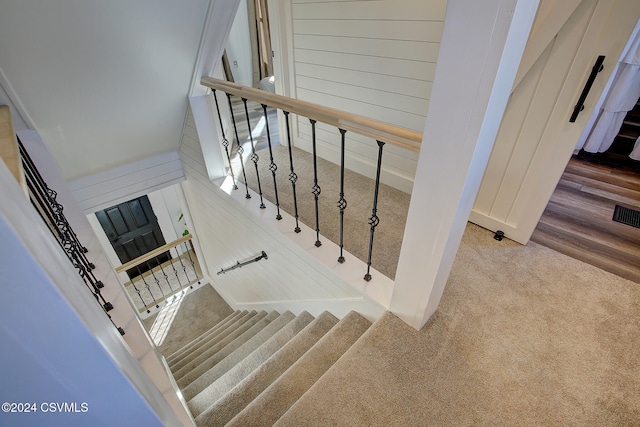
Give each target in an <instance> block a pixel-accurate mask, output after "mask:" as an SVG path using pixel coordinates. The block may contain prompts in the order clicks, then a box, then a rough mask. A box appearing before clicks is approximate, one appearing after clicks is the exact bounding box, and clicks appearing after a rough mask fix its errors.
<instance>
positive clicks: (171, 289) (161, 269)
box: [156, 252, 173, 294]
mask: <svg viewBox="0 0 640 427" xmlns="http://www.w3.org/2000/svg"><path fill="white" fill-rule="evenodd" d="M169 259H171V252H169ZM156 262H157V263H158V265H159V266H160V271H161V272H162V276H163V277H164V281H165V282H167V286H169V291H170V292H169V293H170V294H173V287H172V286H171V282H170V281H169V276H167V273H165V271H164V267H162V263H161V262H160V260H159V259H157V258H156Z"/></svg>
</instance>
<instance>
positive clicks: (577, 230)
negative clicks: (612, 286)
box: [531, 157, 640, 283]
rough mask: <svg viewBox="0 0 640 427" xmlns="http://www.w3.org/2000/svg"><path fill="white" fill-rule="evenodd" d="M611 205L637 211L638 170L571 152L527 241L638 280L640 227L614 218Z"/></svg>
mask: <svg viewBox="0 0 640 427" xmlns="http://www.w3.org/2000/svg"><path fill="white" fill-rule="evenodd" d="M615 205H622V206H625V207H628V208H632V209H637V210H640V172H638V171H637V170H633V169H631V168H615V167H612V166H609V165H601V164H596V163H591V162H588V161H584V160H581V159H578V158H576V157H574V158H572V159H571V161H570V162H569V164H568V166H567V169H566V170H565V172H564V174H563V176H562V179H561V180H560V182H559V184H558V186H557V188H556V190H555V192H554V193H553V196H552V197H551V200H550V202H549V205H548V206H547V208H546V210H545V211H544V213H543V215H542V218H541V219H540V222H539V223H538V227H537V228H536V230H535V231H534V233H533V235H532V236H531V240H532V241H533V242H536V243H539V244H541V245H543V246H547V247H549V248H551V249H554V250H556V251H558V252H561V253H564V254H566V255H568V256H571V257H572V258H576V259H579V260H581V261H584V262H586V263H589V264H592V265H595V266H597V267H600V268H602V269H603V270H606V271H609V272H611V273H614V274H616V275H618V276H621V277H624V278H626V279H629V280H632V281H634V282H636V283H640V228H636V227H633V226H630V225H626V224H622V223H619V222H614V221H613V219H612V218H613V212H614V208H615Z"/></svg>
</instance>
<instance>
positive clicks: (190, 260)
mask: <svg viewBox="0 0 640 427" xmlns="http://www.w3.org/2000/svg"><path fill="white" fill-rule="evenodd" d="M184 248H185V252H186V253H187V257H189V262H190V263H191V269H192V270H193V275H194V276H195V279H194V281H196V280H197V281H198V284H200V283H201V282H200V280H199V279H198V272H197V271H196V263H195V262H194V261H193V258H191V251H190V250H189V245H187V242H184ZM187 280H189V278H188V277H187ZM189 282H191V281H190V280H189ZM191 288H193V284H192V285H191Z"/></svg>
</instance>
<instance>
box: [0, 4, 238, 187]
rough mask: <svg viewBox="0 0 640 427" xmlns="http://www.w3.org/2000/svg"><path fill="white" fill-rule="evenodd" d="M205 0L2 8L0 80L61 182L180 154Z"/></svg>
mask: <svg viewBox="0 0 640 427" xmlns="http://www.w3.org/2000/svg"><path fill="white" fill-rule="evenodd" d="M210 3H217V4H220V5H222V6H223V7H226V8H228V7H229V5H230V3H229V2H228V1H226V2H223V1H222V0H217V1H210V0H192V1H189V2H184V1H180V0H167V1H163V2H157V1H154V0H135V1H130V2H122V1H118V2H113V1H109V2H86V1H83V0H60V1H56V2H55V3H54V2H44V3H41V2H35V3H32V2H24V1H21V0H7V1H3V3H2V13H0V73H1V74H2V75H4V77H5V78H6V81H7V82H9V83H10V85H11V86H12V88H13V92H14V94H15V96H16V98H17V99H15V100H14V101H19V102H15V103H16V104H21V105H23V106H24V108H25V110H26V111H27V112H28V113H29V115H30V118H31V119H32V121H33V124H34V126H35V128H36V129H37V130H38V132H39V133H40V135H41V136H42V139H43V140H44V141H45V144H46V145H47V147H48V148H49V150H50V152H51V153H52V155H53V156H54V158H55V160H56V162H57V163H58V165H59V166H60V168H61V170H62V171H63V173H64V176H65V178H66V179H76V178H79V177H82V176H85V175H89V174H93V173H96V172H99V171H103V170H107V169H111V168H113V167H116V166H120V165H122V164H124V163H129V162H132V161H137V160H140V159H145V158H148V157H150V156H153V155H157V154H161V153H165V152H169V151H176V150H177V147H178V145H179V142H180V136H181V132H182V125H183V118H184V113H185V111H186V107H187V99H186V97H185V95H186V94H187V93H188V91H189V84H190V81H191V77H192V74H193V71H194V64H195V63H196V57H197V54H198V48H199V43H200V38H201V35H202V33H203V27H204V23H205V18H206V17H207V12H208V9H209V6H210ZM223 3H224V4H223ZM234 12H235V10H234ZM225 34H226V33H225ZM3 86H4V83H3Z"/></svg>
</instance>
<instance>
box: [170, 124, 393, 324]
mask: <svg viewBox="0 0 640 427" xmlns="http://www.w3.org/2000/svg"><path fill="white" fill-rule="evenodd" d="M194 130H195V123H194V120H193V116H192V115H191V113H188V117H187V120H186V124H185V132H184V135H183V139H182V144H181V147H180V157H181V160H182V164H183V168H184V172H185V176H186V178H187V180H186V182H184V183H183V189H184V193H185V198H186V201H187V204H188V207H189V213H190V216H191V220H192V222H193V224H192V228H193V230H194V232H195V236H196V238H197V240H198V242H199V245H200V248H201V253H202V256H203V258H204V264H205V266H206V269H207V270H208V271H209V273H210V275H211V279H212V283H213V284H214V287H215V288H216V290H217V291H218V292H219V293H220V294H221V295H222V296H223V297H224V298H225V300H227V302H228V303H229V304H230V305H231V306H232V307H233V308H234V309H250V310H251V309H256V310H263V309H264V310H280V311H284V310H291V311H292V312H294V313H299V312H300V311H302V310H307V311H309V312H310V313H311V314H313V315H318V314H320V313H321V312H322V311H323V310H329V311H331V312H332V313H333V314H334V315H336V316H339V317H342V316H343V315H344V314H346V313H347V312H348V311H349V310H356V311H359V312H360V313H361V314H363V315H365V316H367V317H369V318H371V319H373V318H377V317H378V316H379V315H380V314H381V313H382V311H383V309H382V307H380V306H378V305H377V304H375V303H373V302H371V301H370V300H369V299H368V298H365V297H363V295H362V294H361V293H360V292H359V291H357V290H356V289H354V288H353V287H351V285H349V284H348V283H347V282H346V281H344V280H343V279H341V278H340V277H339V276H337V275H336V274H335V273H333V272H332V271H331V270H329V269H327V268H326V267H324V266H323V265H322V264H320V263H319V262H318V261H317V260H315V259H314V258H312V257H311V256H310V255H308V254H307V253H306V252H305V251H304V250H301V249H300V248H299V247H298V246H296V245H295V244H294V243H292V242H291V241H290V240H289V239H287V238H286V237H285V236H283V235H282V234H280V233H279V232H278V231H277V230H275V229H272V228H270V227H266V226H265V225H264V223H263V222H262V220H261V219H260V218H258V217H257V216H256V215H255V214H253V213H251V212H249V211H247V210H246V209H245V208H243V207H242V206H240V205H239V204H238V203H237V202H236V201H235V200H233V199H232V198H231V197H229V196H228V195H227V194H226V193H224V192H223V191H222V190H220V188H218V185H215V184H214V183H212V182H211V181H210V180H209V178H208V174H207V171H206V167H205V163H204V159H203V155H202V150H201V148H200V142H199V141H198V139H197V133H196V132H194ZM260 251H265V252H267V254H268V260H266V261H260V262H258V263H255V264H251V265H250V266H247V267H244V268H240V269H237V270H234V271H232V272H230V273H227V274H224V275H220V276H218V275H215V273H216V272H217V271H219V270H220V269H221V268H223V267H227V266H230V265H234V264H235V263H236V261H242V260H246V259H250V258H253V257H255V256H256V255H258V254H259V253H260Z"/></svg>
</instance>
